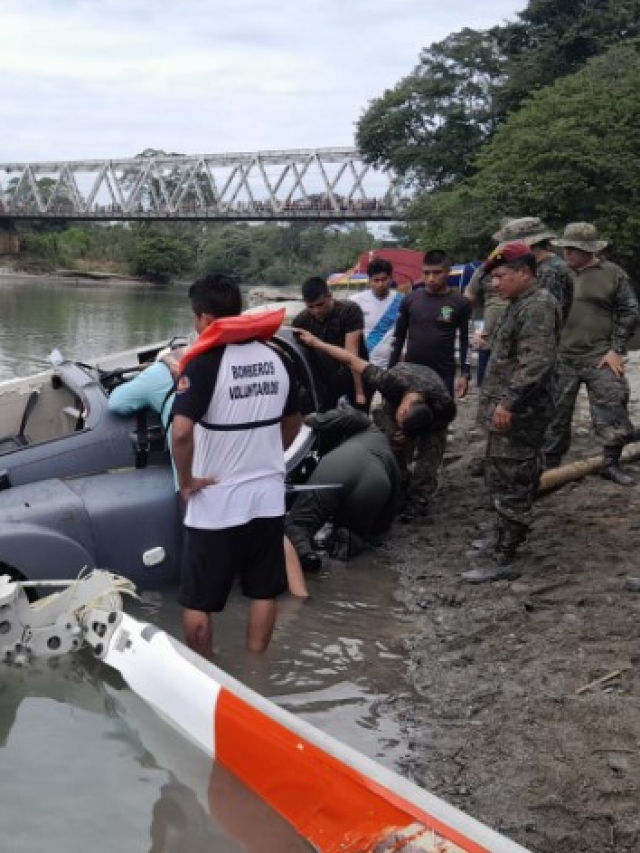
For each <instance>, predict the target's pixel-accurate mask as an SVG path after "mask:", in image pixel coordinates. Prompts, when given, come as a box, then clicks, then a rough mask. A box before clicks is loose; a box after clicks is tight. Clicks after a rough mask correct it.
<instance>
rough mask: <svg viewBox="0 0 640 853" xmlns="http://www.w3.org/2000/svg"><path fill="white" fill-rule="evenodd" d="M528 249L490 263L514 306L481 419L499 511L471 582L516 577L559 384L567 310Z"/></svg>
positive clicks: (504, 251) (519, 246)
mask: <svg viewBox="0 0 640 853" xmlns="http://www.w3.org/2000/svg"><path fill="white" fill-rule="evenodd" d="M535 268H536V262H535V258H534V256H533V254H532V252H531V249H530V247H529V246H528V245H527V244H526V243H522V242H520V243H508V244H506V245H505V246H503V247H502V248H501V249H496V250H495V251H494V253H493V254H492V255H490V256H489V258H488V259H487V261H485V270H486V271H487V272H490V273H491V274H492V277H493V286H494V287H495V289H496V290H497V292H498V293H499V294H500V295H501V296H503V298H506V299H507V300H509V305H508V307H507V310H506V311H505V313H504V316H503V318H502V322H501V324H500V326H499V328H498V330H497V332H496V334H495V336H494V340H493V351H492V355H491V361H490V362H489V367H488V370H487V375H486V377H485V381H484V383H483V385H482V391H481V397H480V409H479V419H480V421H481V423H483V424H484V425H485V426H486V427H487V429H488V431H489V437H488V441H487V453H486V461H485V467H486V473H485V476H486V482H487V486H488V490H489V496H490V499H491V503H492V506H493V509H494V510H495V512H496V522H495V530H494V536H493V537H492V538H490V540H489V541H488V542H486V543H477V544H478V550H477V551H476V552H474V553H472V557H471V559H472V561H473V562H474V563H475V566H474V568H473V569H471V570H470V571H468V572H464V573H463V578H464V580H466V581H467V582H469V583H482V582H484V581H493V580H500V579H503V578H514V577H517V576H518V575H519V570H518V566H517V563H516V554H517V549H518V547H519V546H520V545H521V544H522V543H523V542H524V540H525V539H526V537H527V533H528V531H529V527H530V525H531V514H532V507H533V501H534V498H535V495H536V492H537V489H538V483H539V479H540V471H541V467H542V466H541V461H542V446H543V443H544V435H545V430H546V427H547V424H548V423H549V420H550V419H551V415H552V412H553V378H554V371H555V363H556V355H557V348H558V339H559V336H560V326H561V312H560V306H559V305H558V302H557V300H556V299H555V297H552V296H551V294H550V293H548V292H547V291H546V290H544V289H541V288H539V287H538V285H537V283H536V278H535Z"/></svg>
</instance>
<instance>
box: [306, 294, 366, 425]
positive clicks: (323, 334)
mask: <svg viewBox="0 0 640 853" xmlns="http://www.w3.org/2000/svg"><path fill="white" fill-rule="evenodd" d="M291 325H292V326H293V327H294V328H296V329H305V330H306V331H307V332H311V334H312V335H315V336H316V337H317V338H320V340H321V341H325V342H326V343H328V344H333V345H334V346H337V347H342V348H343V349H344V344H345V340H346V336H347V334H349V332H358V331H363V330H364V315H363V313H362V308H360V306H359V305H357V304H356V303H355V302H351V300H346V301H342V300H340V299H336V300H335V302H334V307H333V311H332V312H331V313H330V314H329V316H328V317H326V319H325V320H324V321H322V322H321V321H320V320H317V319H316V318H315V317H314V316H313V315H312V314H311V313H310V312H309V311H307V310H306V309H305V310H304V311H302V312H301V313H300V314H298V315H297V317H294V319H293V322H292V323H291ZM305 353H306V355H307V358H308V360H309V365H310V367H311V372H312V374H313V378H314V379H315V381H316V384H317V391H318V395H319V397H320V403H321V408H322V409H333V408H335V407H336V406H337V405H338V400H339V399H340V397H342V396H343V395H344V396H347V397H348V398H349V400H350V401H351V402H352V403H354V402H355V389H354V386H353V376H352V374H351V371H350V370H349V368H348V367H346V366H345V365H343V364H340V362H338V361H336V360H335V359H333V358H331V357H330V356H328V355H325V354H324V353H321V352H319V351H318V350H312V349H309V348H307V349H306V350H305ZM358 355H359V356H360V358H364V359H365V360H366V361H369V354H368V352H367V346H366V344H365V342H364V337H362V338H361V339H360V345H359V348H358Z"/></svg>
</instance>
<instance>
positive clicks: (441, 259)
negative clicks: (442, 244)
mask: <svg viewBox="0 0 640 853" xmlns="http://www.w3.org/2000/svg"><path fill="white" fill-rule="evenodd" d="M422 263H423V264H424V265H425V266H430V267H447V268H449V267H450V266H451V258H450V257H449V255H448V254H447V253H446V252H445V251H444V249H429V251H428V252H425V253H424V258H423V259H422Z"/></svg>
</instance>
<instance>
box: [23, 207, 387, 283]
mask: <svg viewBox="0 0 640 853" xmlns="http://www.w3.org/2000/svg"><path fill="white" fill-rule="evenodd" d="M20 242H21V253H20V255H19V257H18V258H16V260H15V266H16V269H19V270H23V271H25V272H36V273H52V272H55V271H56V270H59V269H65V270H75V271H77V272H78V273H82V272H87V271H90V270H91V271H94V270H100V271H103V272H111V273H115V274H120V275H132V276H135V277H139V278H143V279H146V280H149V281H155V282H166V281H169V280H171V279H176V278H184V277H187V276H195V275H201V274H204V273H208V272H225V273H230V274H232V275H235V276H237V277H238V278H239V279H240V280H241V281H242V282H244V283H246V284H269V285H274V286H277V285H299V284H300V283H301V282H302V281H303V280H304V279H305V278H307V277H308V276H310V275H329V274H331V273H334V272H340V271H342V270H346V269H348V268H349V267H352V266H353V265H354V263H355V262H356V260H357V258H358V255H359V254H360V253H361V252H365V251H368V250H370V249H373V248H375V247H376V246H378V245H381V242H380V241H379V240H378V239H377V238H376V236H375V235H374V234H372V233H371V232H370V231H368V230H367V229H366V228H365V227H364V226H362V225H357V226H342V227H338V228H336V227H335V226H333V225H331V226H322V225H317V224H307V223H292V224H289V225H277V224H272V223H268V224H261V225H248V224H224V223H222V224H217V223H214V224H211V223H180V222H176V223H157V224H153V223H149V224H148V223H144V224H142V225H140V224H136V223H131V224H120V223H114V224H109V225H105V224H99V225H96V224H75V223H74V224H69V223H66V222H56V223H32V224H29V225H23V226H21V228H20Z"/></svg>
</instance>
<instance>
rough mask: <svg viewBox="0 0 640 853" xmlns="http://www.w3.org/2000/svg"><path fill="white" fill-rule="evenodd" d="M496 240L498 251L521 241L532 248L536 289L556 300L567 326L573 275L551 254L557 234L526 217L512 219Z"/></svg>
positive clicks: (541, 223)
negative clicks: (552, 243) (546, 292)
mask: <svg viewBox="0 0 640 853" xmlns="http://www.w3.org/2000/svg"><path fill="white" fill-rule="evenodd" d="M493 237H494V239H495V240H497V241H498V248H501V247H502V246H504V245H505V244H506V243H515V242H520V241H522V242H523V243H526V244H527V245H528V246H529V247H530V248H531V251H532V253H533V255H534V257H535V259H536V282H537V285H538V287H542V288H546V290H548V291H549V293H551V294H552V295H553V296H555V298H556V299H557V300H558V302H559V304H560V308H561V309H562V322H563V323H566V321H567V317H568V316H569V311H570V310H571V303H572V302H573V275H572V274H571V270H570V269H569V267H568V266H567V264H566V263H565V262H564V261H563V260H562V259H561V258H559V257H558V256H557V255H556V253H555V252H553V251H552V250H551V241H552V239H553V238H555V237H556V234H554V232H553V231H551V230H550V229H549V228H547V226H546V225H545V224H544V222H543V221H542V220H541V219H539V218H538V217H537V216H523V217H521V218H520V219H509V220H508V221H507V222H506V223H505V225H504V227H503V228H502V229H501V230H500V231H498V232H497V233H496V234H494V235H493Z"/></svg>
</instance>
